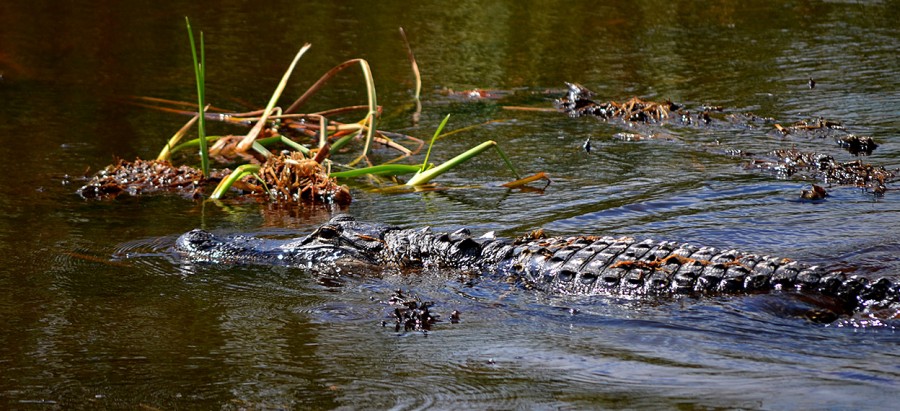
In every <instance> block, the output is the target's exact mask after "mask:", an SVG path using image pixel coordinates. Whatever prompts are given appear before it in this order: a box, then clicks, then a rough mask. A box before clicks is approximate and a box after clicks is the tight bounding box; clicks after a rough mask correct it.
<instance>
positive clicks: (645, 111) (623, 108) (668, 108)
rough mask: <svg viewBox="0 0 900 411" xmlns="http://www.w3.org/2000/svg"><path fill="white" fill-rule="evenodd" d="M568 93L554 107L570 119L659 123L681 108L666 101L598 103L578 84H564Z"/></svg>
mask: <svg viewBox="0 0 900 411" xmlns="http://www.w3.org/2000/svg"><path fill="white" fill-rule="evenodd" d="M566 85H568V86H569V92H568V94H567V95H566V97H564V98H561V99H558V100H556V107H557V108H559V109H561V110H562V111H564V112H565V113H567V114H568V115H569V116H572V117H581V116H594V117H600V118H602V119H605V120H609V119H612V118H619V119H622V120H625V121H629V122H633V123H652V122H659V121H660V120H662V119H665V118H668V117H669V113H670V112H674V111H677V110H679V109H680V108H681V106H679V105H677V104H675V103H672V102H671V101H666V102H665V103H657V102H653V101H645V100H641V99H639V98H637V97H632V98H631V99H630V100H628V101H626V102H624V103H617V102H615V101H608V102H604V103H598V102H595V101H593V100H591V97H593V96H594V92H593V91H590V90H588V89H586V88H584V87H583V86H581V85H579V84H574V83H566Z"/></svg>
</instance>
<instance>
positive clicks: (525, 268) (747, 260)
mask: <svg viewBox="0 0 900 411" xmlns="http://www.w3.org/2000/svg"><path fill="white" fill-rule="evenodd" d="M175 248H176V250H177V251H178V252H179V253H181V254H182V255H185V256H186V257H188V258H189V259H191V260H196V261H207V262H213V263H227V264H267V265H284V266H296V267H304V268H308V269H312V270H327V269H329V268H332V267H335V266H336V265H337V264H343V263H351V264H366V265H372V266H376V267H384V268H388V267H392V268H399V269H403V268H412V267H422V266H435V267H440V268H450V269H461V270H467V271H476V272H480V273H483V274H484V275H485V276H486V277H497V278H502V279H504V280H510V279H512V280H513V281H514V282H518V283H520V284H522V285H523V286H524V287H525V288H529V289H537V290H540V291H543V292H547V293H557V294H567V295H579V296H581V295H584V296H588V295H607V296H634V297H636V298H641V299H654V298H672V297H677V296H695V297H699V296H704V295H707V296H708V295H733V294H747V293H766V292H773V291H774V292H780V293H784V294H788V293H791V294H800V295H804V296H808V297H810V298H811V299H812V300H814V301H816V306H817V309H814V310H810V311H809V312H807V313H805V314H804V315H805V316H806V317H807V318H809V319H810V320H813V321H816V322H832V321H835V320H837V319H839V318H842V317H848V316H852V317H855V318H877V319H897V318H900V316H898V314H900V279H897V278H886V277H885V278H866V277H861V276H847V275H846V274H844V273H842V272H839V271H829V270H826V269H825V268H822V267H819V266H813V265H808V264H803V263H800V262H796V261H792V260H789V259H786V258H778V257H770V256H764V255H757V254H750V253H744V252H740V251H736V250H718V249H716V248H712V247H695V246H692V245H689V244H679V243H675V242H669V241H654V240H649V239H648V240H642V241H638V240H635V239H633V238H613V237H599V236H576V237H550V238H544V237H542V236H538V235H531V236H526V237H523V238H521V239H517V240H508V239H501V238H496V237H494V236H493V235H485V236H481V237H477V238H476V237H474V236H472V235H471V234H470V233H469V231H468V230H466V229H462V230H458V231H455V232H453V233H443V232H434V231H432V230H431V229H430V228H427V227H426V228H423V229H404V228H400V227H396V226H391V225H385V224H376V223H365V222H359V221H356V220H355V219H353V218H352V217H350V216H346V215H339V216H335V217H333V218H332V219H331V220H330V221H329V222H327V223H326V224H323V225H322V226H320V227H319V228H318V229H316V230H315V231H314V232H312V233H311V234H309V235H307V236H305V237H298V238H293V239H287V240H272V239H263V238H257V237H249V236H242V235H236V236H229V237H220V236H217V235H215V234H212V233H210V232H208V231H204V230H200V229H196V230H193V231H190V232H188V233H185V234H183V235H182V236H181V237H179V238H178V240H177V242H176V245H175Z"/></svg>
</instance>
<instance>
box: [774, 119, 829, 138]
mask: <svg viewBox="0 0 900 411" xmlns="http://www.w3.org/2000/svg"><path fill="white" fill-rule="evenodd" d="M775 130H777V131H778V132H779V133H781V134H783V135H787V134H791V133H797V132H804V131H807V132H808V131H821V130H845V128H844V125H843V124H842V123H841V122H840V121H836V120H829V119H826V118H822V117H819V118H816V119H813V120H800V121H798V122H796V123H794V124H791V125H790V126H788V127H784V126H782V125H781V124H775Z"/></svg>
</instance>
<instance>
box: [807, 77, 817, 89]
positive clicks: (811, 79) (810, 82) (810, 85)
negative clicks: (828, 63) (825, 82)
mask: <svg viewBox="0 0 900 411" xmlns="http://www.w3.org/2000/svg"><path fill="white" fill-rule="evenodd" d="M806 84H808V85H809V89H810V90H812V89H814V88H816V81H815V80H813V78H812V77H810V78H809V82H807V83H806Z"/></svg>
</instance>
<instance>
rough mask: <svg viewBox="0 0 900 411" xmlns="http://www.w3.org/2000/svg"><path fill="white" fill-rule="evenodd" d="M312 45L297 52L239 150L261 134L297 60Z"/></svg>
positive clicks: (247, 148) (243, 148)
mask: <svg viewBox="0 0 900 411" xmlns="http://www.w3.org/2000/svg"><path fill="white" fill-rule="evenodd" d="M310 47H312V45H311V44H309V43H307V44H305V45H303V47H301V48H300V51H299V52H297V55H296V56H295V57H294V61H292V62H291V66H290V67H288V69H287V71H285V72H284V76H282V77H281V82H279V83H278V87H276V88H275V92H274V93H273V94H272V97H271V98H270V99H269V104H267V105H266V108H265V110H263V114H262V116H261V117H260V118H259V121H258V122H257V123H256V125H254V126H253V128H252V129H251V130H250V132H249V133H247V136H246V137H244V139H243V140H241V142H240V143H238V146H237V149H238V151H240V152H246V151H247V150H249V149H250V147H251V146H252V145H253V141H254V140H256V137H257V136H259V133H260V132H261V131H262V129H263V127H264V126H265V125H266V121H267V120H268V117H269V115H270V114H271V113H272V109H273V108H275V103H276V102H277V101H278V99H279V98H280V97H281V93H282V92H283V91H284V87H285V86H286V85H287V81H288V79H289V78H290V77H291V73H293V72H294V67H296V66H297V62H298V61H299V60H300V57H303V54H304V53H306V51H307V50H309V48H310Z"/></svg>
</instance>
